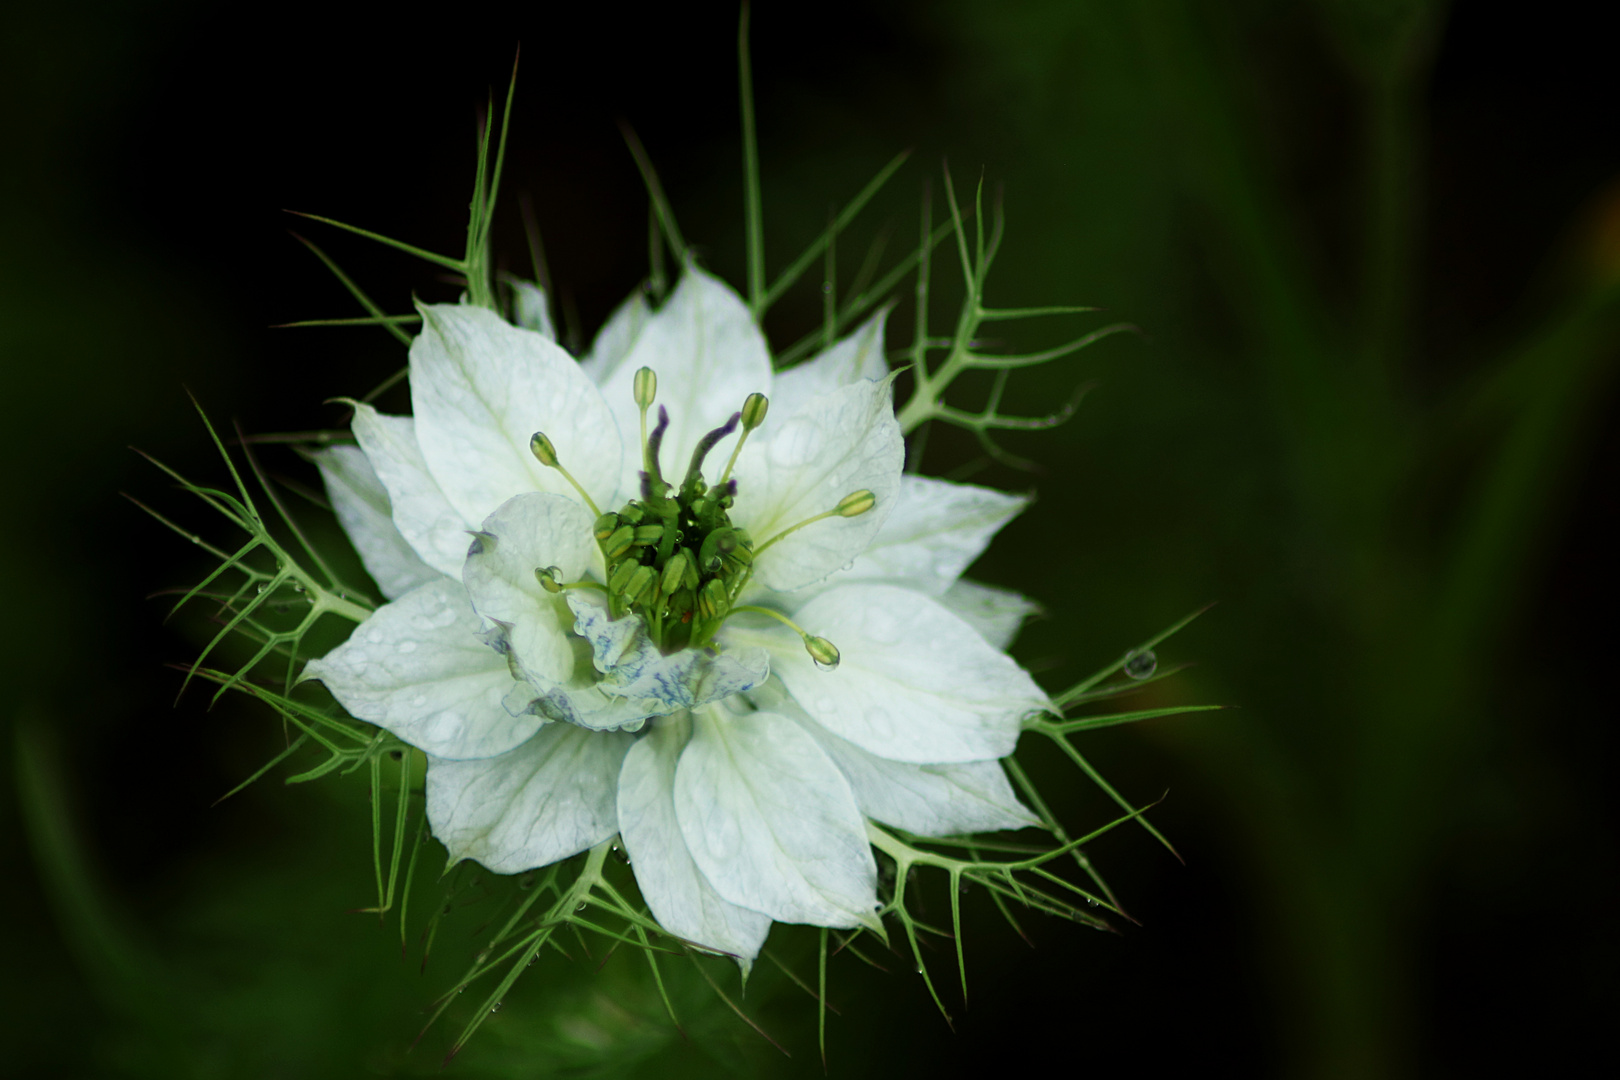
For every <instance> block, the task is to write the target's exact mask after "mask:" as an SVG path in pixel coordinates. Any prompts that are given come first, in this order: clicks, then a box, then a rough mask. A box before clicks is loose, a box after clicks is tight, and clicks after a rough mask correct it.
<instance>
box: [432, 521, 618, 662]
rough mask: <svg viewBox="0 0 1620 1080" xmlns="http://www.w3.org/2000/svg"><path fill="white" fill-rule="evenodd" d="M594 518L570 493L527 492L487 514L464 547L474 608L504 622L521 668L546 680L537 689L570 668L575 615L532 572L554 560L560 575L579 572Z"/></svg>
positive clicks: (586, 560)
mask: <svg viewBox="0 0 1620 1080" xmlns="http://www.w3.org/2000/svg"><path fill="white" fill-rule="evenodd" d="M593 520H594V519H593V518H592V516H591V513H590V511H588V510H586V509H585V508H584V507H583V506H581V505H579V503H577V502H574V501H573V500H571V499H565V498H563V497H562V496H561V495H550V494H545V493H542V492H530V493H529V494H527V495H518V496H516V497H515V498H512V499H508V500H507V501H506V502H504V503H502V504H501V506H500V507H499V508H498V509H497V510H496V511H495V512H494V513H493V514H490V515H489V517H487V518H485V519H484V524H483V527H482V528H481V529H480V530H479V533H478V535H477V537H475V538H474V539H473V542H472V545H471V546H470V547H469V548H468V549H467V559H466V563H465V565H464V567H463V568H462V581H463V582H465V583H466V586H467V595H468V596H470V597H471V598H472V606H473V608H474V609H475V610H476V611H477V612H478V614H479V615H481V616H483V617H484V618H485V619H488V620H489V621H490V622H493V623H497V624H499V625H500V626H501V627H502V628H503V629H504V630H505V632H506V633H505V642H506V644H507V646H509V647H510V649H511V653H512V656H513V657H514V658H515V659H516V660H517V662H518V665H519V666H520V667H521V668H522V670H523V673H524V674H525V675H526V676H529V677H531V678H539V679H542V680H544V682H543V683H540V684H539V688H541V689H545V688H548V687H550V686H552V685H556V684H561V683H566V682H568V681H569V679H571V678H572V677H573V676H574V666H575V657H574V648H573V646H572V645H570V644H569V641H568V631H569V629H570V628H571V627H572V625H573V621H574V619H573V615H572V613H570V612H569V610H568V605H567V603H566V602H565V601H564V599H563V597H562V596H559V595H555V594H553V593H549V592H547V591H546V590H545V589H544V588H542V587H541V585H540V581H539V579H538V578H537V577H535V573H534V572H535V570H536V569H543V568H546V567H551V566H555V567H558V568H559V570H560V572H561V574H562V580H563V581H577V580H579V578H581V577H582V576H583V575H584V573H585V569H586V567H588V566H589V565H590V558H591V552H592V550H593V549H594V548H595V544H594V543H592V539H591V524H592V522H593Z"/></svg>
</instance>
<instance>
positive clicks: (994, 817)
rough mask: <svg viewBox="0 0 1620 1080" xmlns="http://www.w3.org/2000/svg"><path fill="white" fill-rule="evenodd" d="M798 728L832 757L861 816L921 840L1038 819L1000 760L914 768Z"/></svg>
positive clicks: (809, 727)
mask: <svg viewBox="0 0 1620 1080" xmlns="http://www.w3.org/2000/svg"><path fill="white" fill-rule="evenodd" d="M801 726H802V727H804V729H805V730H806V731H808V732H809V733H810V735H811V737H812V738H814V739H815V740H816V743H817V745H819V746H820V747H821V749H822V750H823V751H824V752H825V753H826V755H827V756H828V757H830V758H832V760H833V763H834V764H835V765H837V766H838V768H839V771H841V772H842V773H843V774H844V778H845V779H847V780H848V781H849V786H850V789H851V790H852V791H854V792H855V802H856V804H857V805H858V806H860V808H861V813H863V814H865V815H866V816H867V817H869V818H872V819H873V820H874V821H881V822H883V823H884V824H885V825H894V826H896V827H898V828H901V829H905V830H906V831H907V832H913V833H916V834H917V835H919V836H956V835H960V834H963V833H976V832H991V831H994V830H996V829H1021V828H1023V827H1024V826H1026V825H1039V824H1040V823H1041V822H1040V819H1039V818H1037V817H1036V816H1035V815H1034V814H1032V813H1030V812H1029V811H1028V810H1027V809H1025V808H1024V806H1023V804H1022V803H1020V802H1019V801H1018V796H1017V795H1014V794H1013V790H1012V786H1011V785H1010V784H1008V783H1007V774H1006V773H1005V772H1004V771H1002V768H1001V762H999V761H964V762H960V763H958V764H952V765H912V764H908V763H906V762H901V761H890V760H888V759H887V758H881V757H878V756H877V755H876V754H869V753H867V752H866V751H865V750H862V749H861V748H860V747H858V746H856V745H855V744H854V743H852V742H849V741H848V740H846V739H840V738H839V737H838V736H836V735H834V734H833V733H832V732H830V731H828V730H827V729H826V728H824V727H822V726H821V725H820V724H817V723H816V722H815V721H813V720H811V719H809V718H808V717H806V718H805V719H804V720H802V721H801Z"/></svg>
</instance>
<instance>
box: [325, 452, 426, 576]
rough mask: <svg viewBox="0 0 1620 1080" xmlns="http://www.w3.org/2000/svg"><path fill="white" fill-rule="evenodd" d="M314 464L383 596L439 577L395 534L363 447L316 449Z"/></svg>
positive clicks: (384, 493)
mask: <svg viewBox="0 0 1620 1080" xmlns="http://www.w3.org/2000/svg"><path fill="white" fill-rule="evenodd" d="M315 464H316V466H317V467H319V468H320V470H321V479H322V480H324V481H326V493H327V495H329V496H330V497H331V499H332V509H333V511H334V512H336V514H337V519H338V522H339V523H340V524H341V525H342V526H343V531H344V532H346V533H348V534H349V540H350V541H351V542H352V543H353V544H354V549H355V550H356V551H358V552H359V553H360V561H361V562H362V563H364V564H365V567H366V573H368V574H370V575H371V580H373V581H375V582H376V583H377V587H378V588H379V589H381V590H382V594H383V595H384V596H385V597H387V598H388V599H390V600H397V599H399V598H400V597H401V596H404V595H405V594H406V593H408V592H410V591H411V590H412V589H414V588H416V587H417V586H418V585H424V584H426V583H427V582H429V581H432V580H434V579H435V578H438V577H440V576H441V575H440V574H439V572H438V571H437V570H434V569H433V568H432V567H431V566H429V565H428V564H427V563H425V562H423V561H422V559H421V557H420V556H418V555H417V554H416V550H415V549H414V548H412V547H411V545H410V544H409V543H408V542H407V541H406V539H405V537H403V536H401V535H400V532H399V529H398V528H397V527H396V526H395V525H394V519H393V516H392V509H391V508H390V507H389V504H388V491H387V489H386V488H384V487H383V485H382V481H381V480H378V479H377V473H376V471H375V470H374V469H372V467H371V462H370V461H368V460H367V459H366V455H365V452H364V451H363V450H361V449H360V448H359V447H357V446H332V447H328V448H327V449H325V450H320V451H317V452H316V454H315Z"/></svg>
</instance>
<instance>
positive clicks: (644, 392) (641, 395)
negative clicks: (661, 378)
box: [634, 367, 658, 409]
mask: <svg viewBox="0 0 1620 1080" xmlns="http://www.w3.org/2000/svg"><path fill="white" fill-rule="evenodd" d="M634 389H635V395H636V404H637V405H639V406H640V407H641V408H643V409H645V408H647V407H648V406H649V405H651V404H652V403H653V399H654V398H656V397H657V396H658V373H657V372H656V371H654V370H653V369H652V368H650V367H644V368H642V369H641V370H640V371H637V372H636V381H635V384H634Z"/></svg>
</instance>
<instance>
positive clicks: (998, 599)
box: [939, 578, 1041, 649]
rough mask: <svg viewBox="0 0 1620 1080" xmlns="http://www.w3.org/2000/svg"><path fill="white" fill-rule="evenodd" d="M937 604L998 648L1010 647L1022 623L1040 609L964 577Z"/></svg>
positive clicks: (1010, 591)
mask: <svg viewBox="0 0 1620 1080" xmlns="http://www.w3.org/2000/svg"><path fill="white" fill-rule="evenodd" d="M939 602H940V603H941V604H944V605H945V607H946V608H948V609H949V610H951V611H953V612H955V613H956V614H957V615H959V616H961V618H962V621H963V622H965V623H967V624H968V625H969V626H971V627H973V629H975V630H977V631H978V632H979V633H980V634H981V635H983V637H984V640H986V641H988V642H989V643H990V644H991V645H993V646H994V647H996V648H998V649H1006V648H1007V646H1009V645H1011V644H1012V642H1013V638H1015V637H1017V636H1018V628H1019V627H1021V626H1023V625H1024V620H1025V619H1027V618H1029V617H1030V616H1031V615H1033V614H1035V613H1036V612H1038V611H1040V610H1041V606H1040V605H1039V604H1037V603H1036V602H1035V601H1033V600H1030V599H1029V598H1027V597H1024V596H1020V595H1019V594H1018V593H1015V592H1013V591H1012V590H1010V589H998V588H996V587H994V586H992V585H981V584H980V583H979V582H977V581H969V580H968V579H967V578H961V579H959V580H957V581H955V582H953V583H952V585H951V587H950V588H948V589H946V590H945V595H943V596H941V597H940V598H939Z"/></svg>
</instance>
